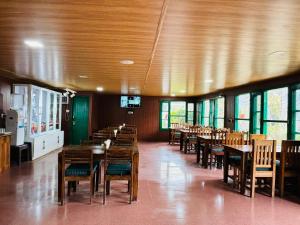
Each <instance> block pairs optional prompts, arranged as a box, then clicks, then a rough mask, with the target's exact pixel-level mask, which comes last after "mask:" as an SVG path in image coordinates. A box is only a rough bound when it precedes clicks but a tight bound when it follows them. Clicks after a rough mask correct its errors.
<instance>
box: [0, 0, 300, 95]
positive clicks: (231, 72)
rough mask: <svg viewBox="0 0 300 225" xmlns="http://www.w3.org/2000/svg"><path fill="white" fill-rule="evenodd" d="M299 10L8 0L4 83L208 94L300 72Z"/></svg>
mask: <svg viewBox="0 0 300 225" xmlns="http://www.w3.org/2000/svg"><path fill="white" fill-rule="evenodd" d="M299 12H300V1H299V0H252V1H244V0H184V1H183V0H151V1H149V0H128V1H124V0H113V1H112V0H102V1H98V0H90V1H83V0H82V1H79V0H77V1H76V0H75V1H74V0H67V1H61V0H52V1H33V0H31V1H30V0H28V1H17V0H9V1H1V2H0V75H2V74H3V75H4V74H6V75H7V74H9V75H10V76H19V77H25V78H29V79H33V80H38V81H42V82H45V83H47V84H50V85H52V86H55V87H61V88H65V87H69V88H72V89H75V90H85V91H94V90H95V89H96V87H97V86H102V87H103V88H104V91H105V92H109V93H123V94H126V93H129V94H143V95H158V96H159V95H162V96H169V95H172V94H176V95H177V96H182V95H184V96H194V95H200V94H205V93H209V92H213V91H216V90H218V89H223V88H228V87H233V86H237V85H242V84H246V83H249V82H253V81H258V80H263V79H268V78H271V77H276V76H283V75H286V74H288V73H290V72H293V71H295V70H298V69H300V41H299V40H300V13H299ZM25 40H34V41H39V42H40V43H42V44H43V47H42V48H30V47H28V46H27V45H25V44H24V41H25ZM124 59H130V60H134V62H135V63H134V64H133V65H123V64H120V61H121V60H124ZM79 76H87V77H88V78H87V79H82V78H80V77H79Z"/></svg>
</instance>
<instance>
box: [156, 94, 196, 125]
mask: <svg viewBox="0 0 300 225" xmlns="http://www.w3.org/2000/svg"><path fill="white" fill-rule="evenodd" d="M171 102H185V115H184V118H185V119H184V122H185V123H187V121H188V104H189V103H192V104H194V107H193V110H194V111H193V125H194V122H195V103H194V102H192V101H186V100H180V99H178V100H160V107H159V130H160V131H167V130H169V128H170V126H171ZM163 103H168V128H162V112H163V111H162V106H163ZM190 112H191V111H190ZM182 117H183V116H182Z"/></svg>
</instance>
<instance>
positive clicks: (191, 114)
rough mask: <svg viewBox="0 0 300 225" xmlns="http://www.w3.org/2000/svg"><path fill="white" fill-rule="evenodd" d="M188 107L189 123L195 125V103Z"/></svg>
mask: <svg viewBox="0 0 300 225" xmlns="http://www.w3.org/2000/svg"><path fill="white" fill-rule="evenodd" d="M187 105H188V107H187V109H188V111H187V123H188V124H191V125H194V103H188V104H187Z"/></svg>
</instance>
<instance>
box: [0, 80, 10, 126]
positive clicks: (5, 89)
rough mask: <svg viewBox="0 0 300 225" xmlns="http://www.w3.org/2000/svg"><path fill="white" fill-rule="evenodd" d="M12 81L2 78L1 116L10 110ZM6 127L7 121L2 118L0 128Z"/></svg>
mask: <svg viewBox="0 0 300 225" xmlns="http://www.w3.org/2000/svg"><path fill="white" fill-rule="evenodd" d="M10 93H11V81H9V80H7V79H1V78H0V114H1V113H3V112H6V111H7V110H9V108H10ZM4 126H5V121H4V119H2V118H1V117H0V127H4Z"/></svg>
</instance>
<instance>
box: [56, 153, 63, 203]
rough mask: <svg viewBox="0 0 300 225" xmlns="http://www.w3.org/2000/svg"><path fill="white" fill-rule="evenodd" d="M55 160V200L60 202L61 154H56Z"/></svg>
mask: <svg viewBox="0 0 300 225" xmlns="http://www.w3.org/2000/svg"><path fill="white" fill-rule="evenodd" d="M57 161H58V170H57V173H58V174H57V178H58V179H57V201H58V202H60V201H61V198H62V196H61V184H62V176H61V173H62V158H61V154H58V156H57Z"/></svg>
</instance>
